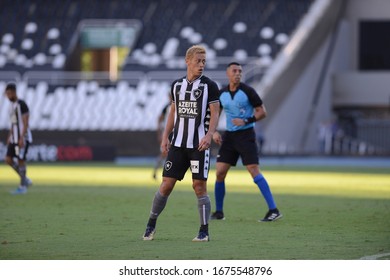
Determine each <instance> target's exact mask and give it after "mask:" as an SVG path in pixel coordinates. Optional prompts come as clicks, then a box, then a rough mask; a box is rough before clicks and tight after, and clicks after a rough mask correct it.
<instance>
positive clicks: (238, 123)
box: [232, 118, 245, 126]
mask: <svg viewBox="0 0 390 280" xmlns="http://www.w3.org/2000/svg"><path fill="white" fill-rule="evenodd" d="M232 123H233V124H234V125H235V126H243V125H245V121H244V120H243V119H239V118H236V119H232Z"/></svg>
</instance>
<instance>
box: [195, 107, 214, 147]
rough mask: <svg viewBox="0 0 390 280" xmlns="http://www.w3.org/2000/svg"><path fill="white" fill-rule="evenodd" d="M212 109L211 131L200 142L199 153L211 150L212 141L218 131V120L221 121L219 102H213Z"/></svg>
mask: <svg viewBox="0 0 390 280" xmlns="http://www.w3.org/2000/svg"><path fill="white" fill-rule="evenodd" d="M209 107H210V124H209V130H208V131H207V133H206V135H205V136H204V137H203V138H202V139H201V140H200V142H199V147H198V150H199V151H204V150H207V149H208V148H210V145H211V140H212V139H213V135H214V133H215V132H216V130H217V126H218V119H219V101H216V102H213V103H210V104H209Z"/></svg>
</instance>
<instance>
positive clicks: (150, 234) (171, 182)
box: [143, 177, 177, 240]
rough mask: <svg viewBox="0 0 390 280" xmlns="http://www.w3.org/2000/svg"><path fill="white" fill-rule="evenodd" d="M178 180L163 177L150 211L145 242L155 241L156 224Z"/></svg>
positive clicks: (144, 237)
mask: <svg viewBox="0 0 390 280" xmlns="http://www.w3.org/2000/svg"><path fill="white" fill-rule="evenodd" d="M176 181H177V179H175V178H168V177H163V181H162V183H161V185H160V188H159V189H158V191H157V192H156V193H155V195H154V198H153V202H152V207H151V210H150V215H149V220H148V223H147V225H146V230H145V234H144V236H143V240H153V239H154V234H155V232H156V223H157V218H158V216H159V215H160V214H161V212H162V211H163V210H164V208H165V206H166V204H167V201H168V197H169V195H170V193H171V192H172V190H173V188H174V186H175V184H176Z"/></svg>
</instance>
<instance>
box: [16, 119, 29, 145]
mask: <svg viewBox="0 0 390 280" xmlns="http://www.w3.org/2000/svg"><path fill="white" fill-rule="evenodd" d="M29 118H30V115H29V113H24V114H23V115H22V122H23V131H22V133H21V135H20V138H19V143H18V144H19V147H21V148H22V147H23V146H24V136H25V135H26V134H27V130H28V123H29Z"/></svg>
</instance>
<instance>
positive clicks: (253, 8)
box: [0, 0, 312, 72]
mask: <svg viewBox="0 0 390 280" xmlns="http://www.w3.org/2000/svg"><path fill="white" fill-rule="evenodd" d="M311 2H312V0H300V1H288V0H261V1H244V2H241V1H238V0H232V1H206V0H201V1H181V0H172V1H143V0H132V1H115V0H102V1H99V2H98V3H97V2H96V1H93V0H85V1H70V0H64V1H58V0H57V1H55V0H53V1H48V0H47V1H46V0H40V1H39V0H35V1H13V0H4V1H1V4H0V5H1V15H2V17H1V19H0V24H1V25H0V36H1V46H0V66H1V67H2V68H3V69H6V70H18V71H22V72H23V71H26V70H31V69H32V70H48V69H50V70H66V68H65V66H66V64H65V61H66V58H67V57H68V56H69V55H70V54H71V52H72V51H73V49H72V48H73V47H74V46H73V45H72V37H73V35H74V34H76V36H77V30H78V29H77V27H78V24H79V23H80V22H81V21H82V20H85V19H137V20H140V21H141V22H142V25H143V31H142V33H141V35H140V37H139V40H138V42H137V45H136V48H135V50H134V52H132V53H131V54H130V57H129V58H128V63H127V64H126V65H125V66H124V70H127V71H129V70H134V67H137V66H139V65H142V66H149V67H156V66H159V65H160V62H166V63H165V66H166V67H168V68H171V69H172V68H182V67H184V65H183V63H179V62H177V61H175V60H172V59H174V58H175V57H182V56H183V55H184V52H185V50H186V49H187V48H188V46H190V45H192V44H197V43H202V44H205V45H207V46H208V48H209V56H210V58H219V57H220V58H223V57H225V58H228V59H229V60H230V59H231V58H232V57H234V58H235V59H237V60H241V61H242V62H245V61H246V60H248V59H253V58H258V57H265V59H263V61H265V64H267V63H268V64H269V62H270V61H272V58H273V57H275V55H276V54H277V53H278V52H279V50H280V49H281V47H282V46H283V44H285V43H286V42H287V40H288V37H289V35H290V34H291V32H292V31H293V30H294V27H296V25H297V23H298V21H299V20H300V18H301V17H302V15H303V14H304V13H305V12H306V11H307V9H308V7H309V6H310V4H311ZM162 11H163V12H162ZM15 17H17V24H12V22H14V19H15ZM205 23H207V24H205ZM210 64H211V67H212V66H214V67H217V66H218V64H217V63H210ZM163 65H164V64H163Z"/></svg>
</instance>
